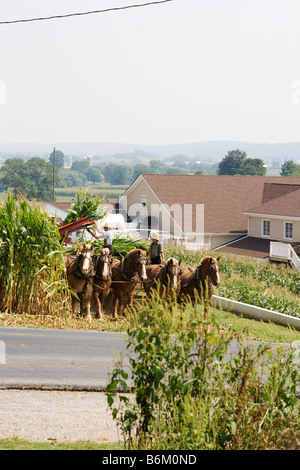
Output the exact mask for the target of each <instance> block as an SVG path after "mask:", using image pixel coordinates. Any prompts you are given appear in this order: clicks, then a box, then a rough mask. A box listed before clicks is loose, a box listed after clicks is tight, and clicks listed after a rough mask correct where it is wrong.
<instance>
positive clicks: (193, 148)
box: [0, 141, 300, 163]
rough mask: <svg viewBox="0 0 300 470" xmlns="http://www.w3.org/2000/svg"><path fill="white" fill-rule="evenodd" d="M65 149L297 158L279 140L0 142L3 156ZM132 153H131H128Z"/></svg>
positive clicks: (299, 148)
mask: <svg viewBox="0 0 300 470" xmlns="http://www.w3.org/2000/svg"><path fill="white" fill-rule="evenodd" d="M54 146H55V147H56V149H57V150H61V151H62V152H64V154H65V155H66V156H73V157H84V156H87V155H92V156H99V157H109V156H112V155H118V157H119V158H120V155H122V154H129V155H128V156H127V157H125V156H124V158H126V159H127V160H128V163H129V162H130V159H131V156H132V159H133V160H134V159H135V158H137V157H138V158H141V157H142V158H143V159H144V160H147V159H154V158H158V159H165V158H171V157H172V156H175V155H180V154H181V155H186V156H187V157H191V158H195V157H196V158H199V160H200V161H205V160H216V161H219V160H221V159H222V158H223V157H224V156H225V155H226V154H227V152H228V151H229V150H235V149H240V150H243V151H245V152H246V153H247V155H248V157H252V158H262V159H263V160H264V161H266V162H267V161H272V160H278V159H283V160H294V161H300V142H286V143H278V144H268V143H251V142H239V141H211V142H194V143H188V144H176V145H175V144H174V145H172V144H170V145H139V144H122V143H105V142H103V143H102V142H79V143H75V142H73V143H72V142H70V143H57V144H39V143H19V144H9V143H6V144H1V143H0V155H1V154H2V156H4V157H6V155H7V154H8V153H11V154H14V155H16V154H19V155H20V156H26V155H27V156H33V155H34V156H42V155H43V156H45V155H47V154H50V153H51V152H52V150H53V147H54ZM130 154H131V155H130Z"/></svg>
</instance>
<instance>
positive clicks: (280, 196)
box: [246, 179, 300, 217]
mask: <svg viewBox="0 0 300 470" xmlns="http://www.w3.org/2000/svg"><path fill="white" fill-rule="evenodd" d="M284 181H285V179H284ZM246 212H248V213H256V214H268V215H281V216H289V217H300V184H277V183H266V184H265V186H264V192H263V197H262V201H261V203H260V204H259V205H257V206H253V207H252V208H251V209H249V210H247V211H246Z"/></svg>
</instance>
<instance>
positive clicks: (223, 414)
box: [106, 294, 300, 450]
mask: <svg viewBox="0 0 300 470" xmlns="http://www.w3.org/2000/svg"><path fill="white" fill-rule="evenodd" d="M129 322H130V324H129V327H128V329H127V338H128V346H127V350H128V360H129V368H130V372H131V377H129V372H128V371H126V369H125V367H124V366H123V362H122V360H121V359H122V358H119V361H118V363H117V365H116V368H115V370H114V371H113V373H112V374H111V376H110V378H109V383H108V385H107V389H106V390H107V391H106V393H107V400H108V405H109V407H110V409H111V411H112V414H113V417H114V418H115V419H116V420H117V422H118V426H119V428H120V431H121V433H122V435H123V438H124V446H125V448H127V449H132V448H138V449H161V450H164V449H174V450H178V449H270V448H274V447H275V448H286V446H287V445H290V446H291V445H293V442H296V440H297V438H299V433H300V419H299V416H300V415H299V403H298V400H297V384H299V378H300V377H299V366H297V364H295V363H294V362H293V358H292V354H291V353H290V352H289V351H286V350H284V349H280V348H278V349H277V350H276V351H275V352H273V351H272V350H271V349H270V347H269V346H268V345H265V344H261V345H257V346H255V347H254V346H253V345H247V344H245V343H244V342H243V341H241V339H240V338H239V336H238V335H236V334H235V332H234V331H232V330H230V329H227V330H223V331H221V330H220V329H219V327H218V325H217V323H216V321H215V320H214V318H211V319H210V320H209V321H206V320H204V318H203V315H202V311H201V309H200V310H199V309H197V308H195V307H193V306H192V305H191V304H187V305H186V306H185V308H184V309H179V308H178V306H175V305H169V304H167V303H165V302H164V301H163V300H162V299H161V298H159V297H158V296H157V294H153V298H152V299H151V301H150V302H145V303H142V304H140V305H139V306H137V307H136V308H134V309H133V310H132V314H131V316H130V319H129ZM129 378H130V383H129V384H127V382H128V379H129ZM128 389H130V390H131V393H130V394H128V393H123V394H122V391H123V392H124V391H128ZM117 390H119V393H117Z"/></svg>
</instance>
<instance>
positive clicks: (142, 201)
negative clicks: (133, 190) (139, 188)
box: [141, 194, 147, 207]
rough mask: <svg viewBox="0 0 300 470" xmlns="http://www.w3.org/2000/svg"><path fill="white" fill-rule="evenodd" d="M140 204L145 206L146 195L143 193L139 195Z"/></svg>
mask: <svg viewBox="0 0 300 470" xmlns="http://www.w3.org/2000/svg"><path fill="white" fill-rule="evenodd" d="M141 204H142V207H146V206H147V196H145V195H144V194H142V195H141Z"/></svg>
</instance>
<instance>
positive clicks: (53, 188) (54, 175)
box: [52, 147, 55, 202]
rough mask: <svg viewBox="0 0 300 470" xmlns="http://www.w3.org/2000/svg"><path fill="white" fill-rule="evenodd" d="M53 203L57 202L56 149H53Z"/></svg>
mask: <svg viewBox="0 0 300 470" xmlns="http://www.w3.org/2000/svg"><path fill="white" fill-rule="evenodd" d="M52 199H53V202H55V147H54V149H53V195H52Z"/></svg>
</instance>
